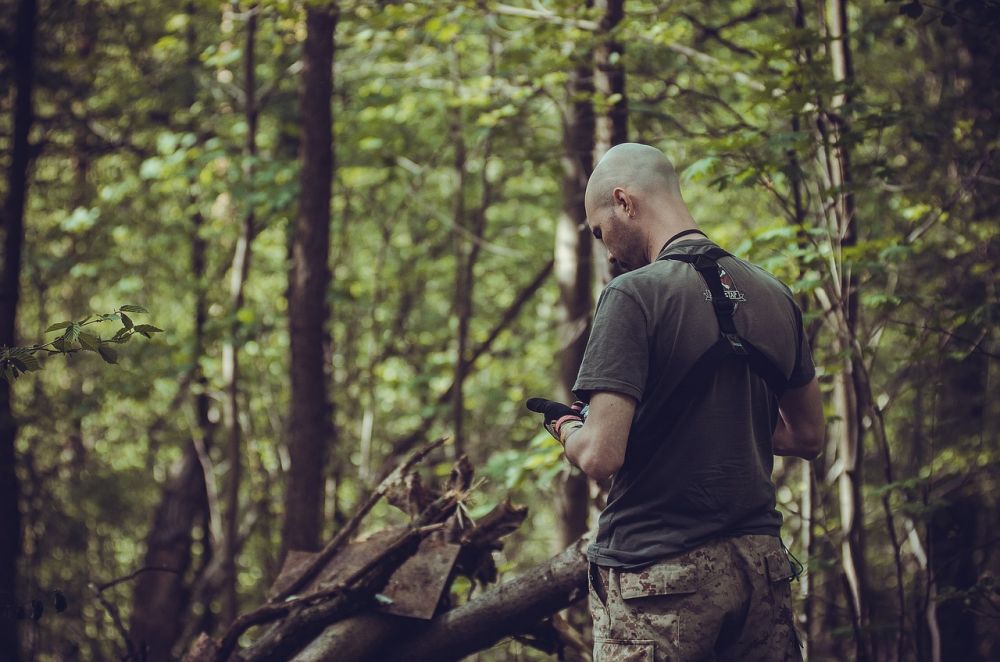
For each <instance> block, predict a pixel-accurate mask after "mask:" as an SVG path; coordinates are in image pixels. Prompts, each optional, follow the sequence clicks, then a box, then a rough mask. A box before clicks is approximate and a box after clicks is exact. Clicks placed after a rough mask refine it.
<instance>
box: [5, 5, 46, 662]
mask: <svg viewBox="0 0 1000 662" xmlns="http://www.w3.org/2000/svg"><path fill="white" fill-rule="evenodd" d="M37 13H38V8H37V5H36V2H35V0H21V1H20V2H19V3H18V5H17V14H16V16H15V19H14V20H15V34H14V44H13V48H12V49H11V53H10V55H11V68H12V70H13V79H14V121H13V135H12V136H11V159H10V170H8V171H7V199H6V200H4V205H3V219H2V223H3V231H4V252H3V276H2V278H3V280H2V281H0V346H8V347H10V346H13V345H15V344H16V342H17V325H16V320H17V303H18V299H19V298H20V293H21V288H20V278H21V252H22V245H23V243H24V208H25V201H26V199H27V194H28V172H29V167H30V165H31V153H30V144H29V141H28V137H29V132H30V131H31V123H32V121H33V119H34V114H33V110H32V100H31V93H32V84H33V77H34V74H33V64H34V62H33V60H34V50H35V48H34V43H35V22H36V17H37ZM11 395H12V394H11V389H10V384H9V383H7V381H5V380H3V379H0V605H4V604H8V603H9V604H11V605H14V604H16V601H17V562H18V557H19V556H20V554H21V511H20V506H19V503H18V501H19V494H20V492H19V489H18V482H17V473H16V472H15V457H16V451H15V441H16V439H17V422H16V421H15V419H14V415H13V411H12V408H11ZM0 611H6V610H4V609H2V607H0ZM0 651H4V652H5V654H6V655H8V656H9V658H8V659H10V660H13V661H16V660H17V659H19V658H20V644H19V642H18V626H17V621H15V620H14V619H12V618H8V617H6V614H5V615H4V617H2V618H0Z"/></svg>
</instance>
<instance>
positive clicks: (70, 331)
mask: <svg viewBox="0 0 1000 662" xmlns="http://www.w3.org/2000/svg"><path fill="white" fill-rule="evenodd" d="M79 338H80V325H79V324H77V323H75V322H74V323H73V324H70V325H69V327H68V328H67V329H66V333H64V334H63V340H65V341H66V342H67V343H71V342H75V341H77V340H79Z"/></svg>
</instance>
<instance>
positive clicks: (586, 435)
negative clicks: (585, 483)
mask: <svg viewBox="0 0 1000 662" xmlns="http://www.w3.org/2000/svg"><path fill="white" fill-rule="evenodd" d="M633 414H635V398H633V397H631V396H628V395H622V394H621V393H614V392H612V391H599V392H597V393H594V394H593V395H592V396H591V398H590V411H589V413H588V414H587V422H586V423H584V424H583V427H581V428H580V429H578V430H576V431H575V432H572V433H570V434H569V436H568V437H566V439H565V446H566V457H567V459H569V461H570V462H572V463H573V464H575V465H576V466H578V467H580V469H581V470H582V471H583V473H585V474H587V475H588V476H590V477H591V478H593V479H594V480H603V479H605V478H607V477H608V476H610V475H611V474H613V473H615V472H616V471H618V470H619V469H620V468H621V466H622V463H624V462H625V447H626V446H627V445H628V432H629V428H631V427H632V416H633Z"/></svg>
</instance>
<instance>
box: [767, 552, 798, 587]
mask: <svg viewBox="0 0 1000 662" xmlns="http://www.w3.org/2000/svg"><path fill="white" fill-rule="evenodd" d="M764 565H765V566H766V567H767V581H769V582H771V583H772V584H777V583H778V582H790V581H792V577H794V576H795V573H793V572H792V562H791V561H789V560H788V556H787V555H786V554H785V552H784V550H781V549H776V550H774V551H771V552H768V553H767V555H766V556H765V557H764Z"/></svg>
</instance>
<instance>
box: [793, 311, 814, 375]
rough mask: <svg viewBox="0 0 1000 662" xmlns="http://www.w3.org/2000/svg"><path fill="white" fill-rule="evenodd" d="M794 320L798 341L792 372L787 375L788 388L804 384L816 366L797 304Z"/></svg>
mask: <svg viewBox="0 0 1000 662" xmlns="http://www.w3.org/2000/svg"><path fill="white" fill-rule="evenodd" d="M793 305H794V304H793ZM795 322H796V323H797V325H798V329H797V332H798V335H799V343H798V347H797V349H796V351H795V366H794V367H793V368H792V374H791V375H790V376H789V377H788V388H799V387H802V386H805V385H806V384H808V383H809V382H811V381H812V379H813V377H815V376H816V366H815V365H814V364H813V358H812V349H811V348H810V347H809V337H808V335H806V331H805V327H804V325H803V324H802V311H801V310H799V307H798V306H795Z"/></svg>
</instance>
